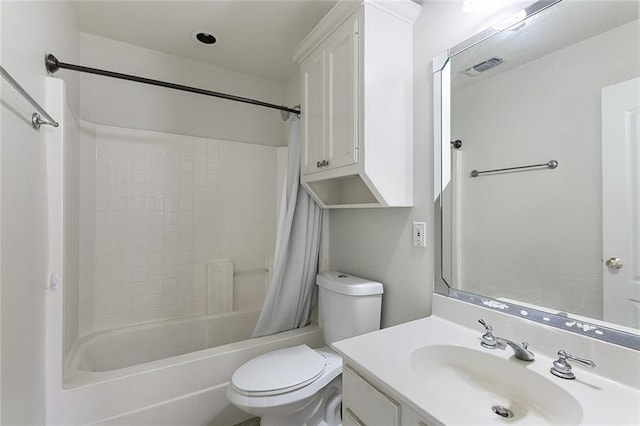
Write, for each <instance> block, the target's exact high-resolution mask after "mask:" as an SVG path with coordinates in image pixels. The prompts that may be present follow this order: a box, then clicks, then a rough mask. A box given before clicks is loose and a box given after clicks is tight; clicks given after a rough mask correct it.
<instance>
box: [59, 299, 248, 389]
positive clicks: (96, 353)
mask: <svg viewBox="0 0 640 426" xmlns="http://www.w3.org/2000/svg"><path fill="white" fill-rule="evenodd" d="M259 315H260V311H248V312H230V313H227V314H219V315H211V316H208V317H203V316H198V317H190V318H182V319H179V320H170V321H162V322H155V323H150V324H142V325H137V326H132V327H125V328H120V329H115V330H109V331H104V332H98V333H94V334H91V335H89V336H87V337H84V338H82V339H81V340H80V341H79V343H78V345H77V347H76V349H75V350H74V351H73V352H72V353H71V354H70V356H69V360H68V361H69V362H68V364H67V371H68V375H67V381H68V380H70V379H71V378H72V375H77V374H78V372H81V371H90V372H106V371H113V370H119V369H122V368H127V367H132V366H135V365H140V364H144V363H148V362H151V361H157V360H162V359H165V358H171V357H174V356H177V355H183V354H188V353H190V352H196V351H201V350H203V349H208V348H213V347H216V346H221V345H226V344H228V343H233V342H239V341H241V340H246V339H249V338H250V337H251V333H252V332H253V328H254V326H255V324H256V321H257V320H258V316H259Z"/></svg>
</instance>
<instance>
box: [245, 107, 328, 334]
mask: <svg viewBox="0 0 640 426" xmlns="http://www.w3.org/2000/svg"><path fill="white" fill-rule="evenodd" d="M289 136H290V137H289V150H288V154H287V171H286V176H285V181H284V188H283V194H282V203H281V205H280V214H279V218H278V233H277V236H276V251H275V261H274V266H273V272H272V275H271V282H270V283H269V288H268V290H267V294H266V297H265V301H264V305H263V306H262V311H261V312H260V317H259V318H258V322H257V324H256V328H255V330H254V331H253V337H259V336H266V335H269V334H274V333H278V332H280V331H286V330H292V329H294V328H299V327H303V326H305V325H307V324H308V323H309V319H310V317H311V308H312V306H313V305H314V302H315V294H316V292H315V277H316V273H317V269H318V251H319V248H320V227H321V224H322V209H321V208H320V206H318V204H317V203H316V202H315V201H314V200H313V199H312V198H311V197H310V196H309V194H308V193H307V191H305V189H304V188H303V187H302V186H301V185H300V145H301V141H300V119H299V118H298V117H297V116H296V115H292V116H291V127H290V133H289Z"/></svg>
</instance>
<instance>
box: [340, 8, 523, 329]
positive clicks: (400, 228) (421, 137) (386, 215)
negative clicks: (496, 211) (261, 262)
mask: <svg viewBox="0 0 640 426" xmlns="http://www.w3.org/2000/svg"><path fill="white" fill-rule="evenodd" d="M514 7H516V6H514ZM510 12H511V13H513V12H515V10H514V9H513V8H512V9H511V10H503V11H501V12H500V13H499V14H495V13H494V14H492V15H488V14H484V15H470V14H465V13H463V12H462V2H461V1H460V2H459V1H447V2H440V1H436V2H428V1H427V2H425V3H424V5H423V8H422V12H421V13H420V15H419V17H418V20H417V21H416V23H415V25H414V35H413V52H414V56H413V60H414V63H413V95H414V97H413V103H414V120H413V122H414V128H413V135H414V148H413V155H414V159H413V161H414V165H413V169H414V207H413V208H391V209H362V210H358V209H345V210H332V211H331V212H330V214H329V216H330V218H329V223H330V224H329V233H330V236H329V244H330V247H329V265H330V268H331V269H337V270H341V271H345V272H349V273H352V274H355V275H360V276H363V277H366V278H369V279H373V280H377V281H380V282H382V283H383V284H384V286H385V294H384V296H383V299H382V300H383V309H382V311H383V312H382V326H383V327H389V326H392V325H395V324H399V323H402V322H406V321H410V320H412V319H416V318H419V317H423V316H426V315H428V314H430V312H431V295H432V290H433V274H434V265H433V262H434V244H433V238H432V235H433V232H432V231H431V232H429V234H428V235H427V242H428V244H427V248H419V247H413V245H412V237H411V231H412V222H413V221H420V222H427V230H433V226H434V215H433V194H432V193H433V189H432V188H433V109H432V105H433V94H432V93H433V74H432V65H431V60H432V58H433V57H434V56H435V55H437V54H439V53H440V52H442V51H444V50H445V49H447V48H449V47H452V46H454V45H455V44H457V43H459V42H461V41H463V40H465V39H466V38H468V37H470V36H472V35H473V34H475V33H477V32H479V31H480V30H482V29H484V28H485V27H486V26H488V25H490V24H491V23H493V22H495V21H497V20H499V19H500V17H501V16H508V15H509V13H510ZM454 23H455V25H454Z"/></svg>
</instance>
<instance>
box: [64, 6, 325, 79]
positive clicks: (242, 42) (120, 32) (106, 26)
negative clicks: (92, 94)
mask: <svg viewBox="0 0 640 426" xmlns="http://www.w3.org/2000/svg"><path fill="white" fill-rule="evenodd" d="M73 4H74V7H75V9H76V12H77V17H78V25H79V26H80V29H81V30H82V31H84V32H88V33H92V34H96V35H99V36H103V37H108V38H111V39H114V40H118V41H123V42H126V43H131V44H135V45H138V46H142V47H146V48H149V49H154V50H158V51H161V52H165V53H169V54H172V55H176V56H181V57H184V58H188V59H193V60H196V61H200V62H205V63H210V64H213V65H217V66H220V67H224V68H228V69H232V70H235V71H240V72H244V73H249V74H254V75H259V76H262V77H266V78H270V79H274V80H278V81H283V82H284V81H287V80H289V79H290V78H292V77H293V76H294V75H295V73H296V72H297V71H298V67H297V65H296V64H294V63H293V62H292V61H291V59H290V58H289V54H290V53H291V51H292V50H293V49H294V48H295V47H296V46H297V45H298V43H299V42H300V41H302V39H303V38H304V37H305V36H306V35H307V34H308V33H309V31H311V29H312V28H313V27H314V26H315V25H316V24H317V23H318V22H319V21H320V20H321V19H322V17H323V16H324V15H325V14H326V13H327V12H328V11H329V9H331V7H332V6H333V5H334V4H335V0H283V1H272V0H257V1H247V0H215V1H183V0H174V1H149V0H147V1H104V0H102V1H77V2H73ZM195 30H209V31H211V32H212V33H213V34H214V35H215V36H216V38H217V39H218V41H217V43H216V44H214V45H212V46H205V45H202V44H199V43H196V42H195V41H193V40H192V38H191V34H192V33H193V32H194V31H195Z"/></svg>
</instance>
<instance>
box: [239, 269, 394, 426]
mask: <svg viewBox="0 0 640 426" xmlns="http://www.w3.org/2000/svg"><path fill="white" fill-rule="evenodd" d="M316 284H317V285H318V287H319V291H318V307H319V312H320V315H319V318H320V326H321V327H322V331H323V336H324V341H325V344H327V345H328V344H331V343H333V342H336V341H338V340H342V339H346V338H348V337H353V336H357V335H360V334H364V333H368V332H370V331H374V330H378V329H379V328H380V308H381V304H382V284H380V283H377V282H373V281H369V280H365V279H363V278H358V277H355V276H352V275H348V274H344V273H341V272H323V273H321V274H319V275H318V276H317V278H316ZM341 373H342V358H341V357H340V356H339V355H338V354H336V353H335V352H333V351H332V350H331V349H329V348H328V347H326V346H325V347H323V348H320V349H311V348H309V347H308V346H306V345H299V346H294V347H290V348H285V349H279V350H276V351H272V352H267V353H265V354H262V355H259V356H257V357H255V358H253V359H252V360H250V361H248V362H246V363H245V364H243V365H242V366H240V368H238V369H237V370H236V371H235V372H234V373H233V376H232V377H231V381H230V382H229V386H227V398H228V399H229V401H230V402H231V403H233V404H234V405H235V406H236V407H238V408H240V409H241V410H243V411H245V412H247V413H250V414H252V415H254V416H258V417H261V426H341V425H342V417H341V412H340V410H341V403H342V375H341Z"/></svg>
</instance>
